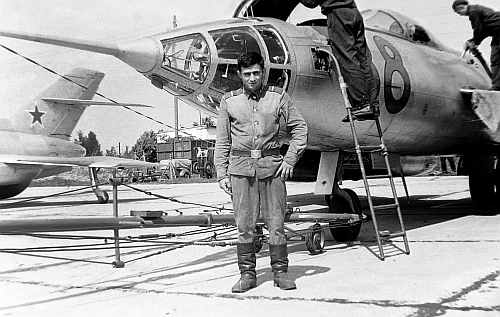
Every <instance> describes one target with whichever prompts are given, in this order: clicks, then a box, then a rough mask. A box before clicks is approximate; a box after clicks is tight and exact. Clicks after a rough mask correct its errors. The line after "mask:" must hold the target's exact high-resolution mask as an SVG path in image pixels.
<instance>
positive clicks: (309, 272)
mask: <svg viewBox="0 0 500 317" xmlns="http://www.w3.org/2000/svg"><path fill="white" fill-rule="evenodd" d="M328 271H330V268H329V267H325V266H317V265H290V266H289V268H288V277H290V278H291V279H292V280H293V281H297V280H298V279H300V278H302V277H306V276H313V275H316V274H322V273H326V272H328ZM273 281H274V274H273V272H272V271H271V268H270V267H267V268H262V269H258V270H257V286H260V285H262V284H264V283H267V282H273Z"/></svg>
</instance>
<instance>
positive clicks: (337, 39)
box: [300, 0, 380, 122]
mask: <svg viewBox="0 0 500 317" xmlns="http://www.w3.org/2000/svg"><path fill="white" fill-rule="evenodd" d="M300 2H301V3H302V4H303V5H305V6H306V7H308V8H315V7H317V6H318V5H321V13H323V14H324V15H326V16H327V19H328V21H327V25H328V37H329V43H330V46H331V48H332V53H333V55H334V56H335V58H336V59H337V61H338V62H339V64H340V69H341V71H342V76H344V80H345V82H346V83H347V85H348V92H349V97H350V100H351V103H352V114H353V119H354V120H356V119H360V120H361V119H372V118H374V117H378V116H379V115H380V109H379V101H378V91H377V85H376V82H375V76H374V74H373V70H372V67H371V66H372V55H371V52H370V49H369V48H368V45H367V44H366V38H365V25H364V22H363V17H362V16H361V13H360V12H359V10H358V8H357V7H356V3H355V2H354V0H300ZM342 121H344V122H347V121H349V119H348V117H345V118H344V119H343V120H342Z"/></svg>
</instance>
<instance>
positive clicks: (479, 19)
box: [467, 4, 500, 90]
mask: <svg viewBox="0 0 500 317" xmlns="http://www.w3.org/2000/svg"><path fill="white" fill-rule="evenodd" d="M467 16H468V17H469V20H470V22H471V25H472V29H473V31H474V33H473V37H472V39H471V40H473V41H474V43H475V44H476V45H479V44H481V42H482V41H483V40H484V39H486V38H487V37H489V36H491V55H490V61H491V72H492V75H493V76H492V79H491V89H492V90H500V12H498V11H494V10H493V9H490V8H487V7H483V6H481V5H473V4H470V5H468V6H467Z"/></svg>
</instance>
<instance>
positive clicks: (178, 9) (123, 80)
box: [0, 0, 500, 151]
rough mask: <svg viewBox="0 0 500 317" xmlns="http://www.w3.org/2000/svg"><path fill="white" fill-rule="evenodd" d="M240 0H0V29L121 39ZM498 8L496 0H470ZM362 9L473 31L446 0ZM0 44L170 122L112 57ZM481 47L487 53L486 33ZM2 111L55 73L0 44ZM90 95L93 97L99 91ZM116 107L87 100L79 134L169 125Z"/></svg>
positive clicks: (167, 106) (455, 33) (209, 17)
mask: <svg viewBox="0 0 500 317" xmlns="http://www.w3.org/2000/svg"><path fill="white" fill-rule="evenodd" d="M239 2H240V0H191V1H178V0H148V1H130V0H129V1H123V0H86V1H67V0H44V1H39V0H23V1H18V0H1V1H0V29H2V30H15V31H23V32H32V33H40V34H49V35H57V36H65V37H71V38H79V39H85V40H94V41H99V42H110V43H119V42H124V41H130V40H134V39H138V38H141V37H144V36H148V35H153V34H157V33H161V32H163V31H165V30H167V29H170V28H171V27H172V21H173V16H174V15H175V16H176V17H177V24H178V26H179V27H182V26H188V25H194V24H197V23H203V22H209V21H214V20H220V19H226V18H230V17H231V15H232V13H233V11H234V9H235V8H236V6H237V5H238V3H239ZM470 2H471V3H477V4H482V5H485V6H487V7H490V8H494V9H496V10H500V3H499V2H498V0H481V1H480V2H473V1H470ZM356 3H357V5H358V7H359V9H360V10H363V9H368V8H383V9H390V10H393V11H397V12H400V13H403V14H405V15H407V16H409V17H411V18H412V19H414V20H416V21H418V22H420V23H421V25H422V26H423V27H425V28H426V29H427V30H428V31H429V32H430V33H432V34H434V35H435V36H436V37H438V38H439V39H440V40H441V41H442V42H443V43H444V44H446V45H448V46H450V47H452V48H454V49H456V50H460V51H461V50H462V46H463V43H464V42H465V41H466V40H467V39H469V38H470V37H471V35H472V31H471V27H470V22H469V21H468V19H467V18H465V17H460V16H458V15H456V14H455V13H454V12H453V11H452V9H451V3H452V1H448V0H421V1H410V0H378V1H377V0H356ZM314 17H321V13H320V12H319V10H318V9H315V10H310V9H306V8H305V7H302V6H300V8H298V9H296V12H294V14H292V16H291V18H290V22H291V23H297V22H300V21H301V20H305V19H308V18H314ZM0 44H2V45H4V46H7V47H9V48H11V49H14V50H16V51H17V52H19V53H20V54H22V55H25V56H27V57H29V58H31V59H34V60H36V61H37V62H38V63H40V64H42V65H44V66H46V67H48V68H50V69H52V70H54V71H56V72H57V73H60V74H64V73H66V72H69V71H70V70H71V69H72V68H74V67H87V68H91V69H96V70H99V71H101V72H103V73H105V77H104V79H103V81H102V83H101V85H100V87H99V91H98V92H99V93H101V94H103V95H105V96H106V97H108V98H110V99H113V100H117V101H119V102H128V103H141V104H147V105H150V106H153V107H154V108H151V109H142V108H141V109H138V110H139V111H140V112H142V113H144V114H145V115H148V116H151V117H153V118H155V119H156V120H158V121H160V122H163V123H165V124H166V125H169V126H173V125H174V118H173V97H172V96H171V95H169V94H168V93H167V92H165V91H162V90H159V89H158V88H155V87H154V86H153V85H151V83H150V81H149V80H148V79H147V78H146V77H144V76H143V75H141V74H140V73H138V72H136V71H135V70H134V69H132V68H131V67H129V66H128V65H126V64H125V63H123V62H121V61H119V60H118V59H116V58H114V57H111V56H106V55H100V54H95V53H88V52H83V51H79V50H73V49H67V48H62V47H55V46H49V45H44V44H39V43H33V42H25V41H20V40H15V39H7V38H3V37H0ZM480 50H481V51H482V52H483V54H484V56H485V57H486V58H487V60H489V51H490V50H489V40H487V41H485V42H484V43H483V44H482V45H481V46H480ZM0 69H1V71H0V117H8V116H9V115H10V114H11V113H12V112H14V110H16V109H17V108H19V107H20V106H22V105H24V104H26V103H28V102H29V101H30V100H31V99H32V98H34V97H35V96H36V95H37V94H39V93H40V92H41V91H43V89H45V88H46V87H48V86H50V85H51V84H52V83H53V82H54V81H56V80H57V79H58V77H57V76H56V75H54V74H51V73H49V72H47V71H46V70H44V69H42V68H40V67H39V66H36V65H34V64H32V63H29V62H28V61H26V60H24V59H22V58H20V57H18V56H16V55H14V54H12V53H9V52H8V51H6V50H4V49H3V48H0ZM94 99H96V100H97V99H98V98H97V97H96V98H94ZM199 117H200V115H199V112H198V111H197V110H194V109H193V108H191V107H190V106H188V105H186V104H184V103H182V102H180V106H179V122H180V125H181V126H184V127H190V126H192V124H193V122H197V121H199ZM166 125H160V124H158V123H155V122H153V121H150V120H148V119H146V118H144V117H142V116H139V115H137V114H134V113H132V112H130V111H128V110H126V109H122V108H116V107H112V108H106V107H90V108H89V109H88V110H87V111H86V112H85V113H84V115H83V116H82V119H81V120H80V122H79V123H78V125H77V126H76V129H75V132H74V133H73V137H75V136H76V133H77V131H78V130H81V131H83V133H84V134H85V135H87V134H88V132H89V131H93V132H94V133H95V134H96V136H97V139H98V141H99V142H100V144H101V149H103V151H104V149H109V148H111V146H115V147H118V144H120V146H121V149H124V148H125V146H130V147H131V146H133V145H134V144H135V142H136V140H137V139H138V138H139V137H140V136H141V135H142V133H143V132H144V131H149V130H153V131H155V132H156V131H158V130H159V129H164V130H166V131H171V130H172V129H170V128H168V127H167V126H166Z"/></svg>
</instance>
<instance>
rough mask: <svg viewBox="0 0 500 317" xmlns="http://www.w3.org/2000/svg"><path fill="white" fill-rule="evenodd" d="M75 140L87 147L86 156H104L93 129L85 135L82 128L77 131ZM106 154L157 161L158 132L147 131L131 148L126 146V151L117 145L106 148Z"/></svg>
mask: <svg viewBox="0 0 500 317" xmlns="http://www.w3.org/2000/svg"><path fill="white" fill-rule="evenodd" d="M74 142H75V143H76V144H78V145H80V146H82V147H84V148H85V150H86V154H85V156H102V155H103V152H102V150H101V144H100V143H99V141H98V140H97V136H96V134H95V133H94V132H93V131H90V132H89V133H88V134H87V135H84V134H83V132H82V131H81V130H80V131H78V133H77V138H75V139H74ZM105 156H114V157H122V158H128V159H135V160H141V161H146V162H153V163H154V162H156V132H154V131H152V130H151V131H145V132H144V133H143V134H142V135H141V136H140V137H139V139H137V141H136V142H135V144H134V145H133V146H132V148H130V147H129V146H128V145H127V146H125V150H124V151H120V153H118V150H117V148H116V147H115V146H112V147H111V148H110V149H106V150H105Z"/></svg>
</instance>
